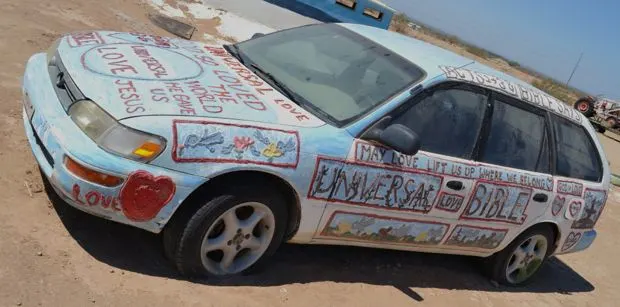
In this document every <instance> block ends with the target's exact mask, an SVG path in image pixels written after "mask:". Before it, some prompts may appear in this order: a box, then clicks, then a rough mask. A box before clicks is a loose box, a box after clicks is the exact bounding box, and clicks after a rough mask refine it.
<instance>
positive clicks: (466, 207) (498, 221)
mask: <svg viewBox="0 0 620 307" xmlns="http://www.w3.org/2000/svg"><path fill="white" fill-rule="evenodd" d="M481 183H485V184H492V185H499V186H506V187H513V188H519V189H524V190H529V191H530V196H529V197H528V198H527V203H526V204H525V207H523V216H524V217H525V218H524V219H523V221H522V222H511V221H506V220H498V219H485V218H478V217H474V218H472V217H466V216H464V215H465V212H466V211H467V209H469V207H470V206H471V202H472V200H473V199H474V197H475V196H476V189H477V188H478V185H479V184H481ZM533 194H534V189H533V188H530V187H524V186H521V185H516V184H509V183H504V182H499V183H498V182H495V181H488V180H477V181H476V185H475V186H474V188H473V189H472V191H471V196H470V197H469V200H468V201H467V205H466V206H465V210H463V212H461V215H460V216H459V220H470V221H484V222H497V223H508V224H514V225H522V224H523V223H525V221H527V214H525V213H526V212H527V207H528V206H529V205H530V200H531V198H532V195H533Z"/></svg>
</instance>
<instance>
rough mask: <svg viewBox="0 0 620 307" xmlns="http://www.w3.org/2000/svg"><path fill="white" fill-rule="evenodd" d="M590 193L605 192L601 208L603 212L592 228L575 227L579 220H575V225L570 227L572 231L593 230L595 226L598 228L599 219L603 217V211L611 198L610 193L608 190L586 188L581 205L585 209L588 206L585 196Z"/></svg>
mask: <svg viewBox="0 0 620 307" xmlns="http://www.w3.org/2000/svg"><path fill="white" fill-rule="evenodd" d="M588 191H595V192H603V194H604V195H605V196H604V197H603V205H602V206H601V211H600V213H599V215H598V216H597V217H596V221H594V223H593V224H592V227H588V228H579V227H573V224H574V223H575V222H576V221H577V220H574V221H573V223H572V224H571V226H570V228H571V229H592V228H594V226H596V223H597V222H598V219H600V218H601V216H602V215H603V210H605V207H606V206H607V197H609V193H608V191H607V190H603V189H593V188H586V189H585V190H584V191H583V197H582V199H581V200H582V201H583V202H582V204H581V205H582V206H584V207H585V205H586V201H585V196H586V192H588Z"/></svg>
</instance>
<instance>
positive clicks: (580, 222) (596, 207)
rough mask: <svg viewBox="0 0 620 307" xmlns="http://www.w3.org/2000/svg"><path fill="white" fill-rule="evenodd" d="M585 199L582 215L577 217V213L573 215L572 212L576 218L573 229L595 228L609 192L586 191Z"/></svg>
mask: <svg viewBox="0 0 620 307" xmlns="http://www.w3.org/2000/svg"><path fill="white" fill-rule="evenodd" d="M583 199H584V202H583V211H581V215H580V216H577V215H576V214H577V213H575V214H572V212H571V214H572V215H573V216H574V217H575V218H576V220H575V222H573V225H572V226H571V228H578V229H587V228H592V227H594V224H596V222H597V221H598V218H599V217H600V216H601V213H602V212H603V208H604V207H605V202H606V201H607V192H606V191H604V190H594V189H586V191H585V193H584V196H583Z"/></svg>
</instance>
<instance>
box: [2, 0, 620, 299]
mask: <svg viewBox="0 0 620 307" xmlns="http://www.w3.org/2000/svg"><path fill="white" fill-rule="evenodd" d="M193 2H196V1H193ZM149 9H150V6H148V5H144V4H140V3H139V2H136V1H125V0H107V1H76V0H56V1H53V2H52V1H35V0H14V1H8V0H0V50H1V51H2V56H1V57H0V65H1V67H2V69H0V93H2V95H1V96H0V144H3V146H2V147H0V194H1V195H3V197H2V201H1V202H0V225H1V226H0V306H89V305H97V306H132V307H137V306H312V307H316V306H385V305H389V306H411V305H417V304H426V305H432V306H452V305H456V304H458V305H459V306H510V305H512V304H518V303H520V306H612V305H615V304H616V303H617V301H618V300H619V299H620V294H619V293H618V292H617V281H618V279H619V278H620V267H619V266H618V262H617V261H616V260H617V258H618V257H617V256H616V255H617V254H618V253H620V240H619V239H618V237H616V236H615V233H617V230H618V228H619V227H620V209H618V208H617V206H618V203H619V201H620V197H618V195H620V191H614V192H612V193H611V196H610V198H609V203H608V204H607V207H606V210H605V214H604V215H603V217H602V218H601V220H600V221H599V223H598V225H597V229H598V230H599V233H600V235H599V239H598V240H597V241H596V242H595V243H594V245H593V246H592V247H591V248H590V249H589V250H587V251H585V252H582V253H578V254H573V255H567V256H561V257H558V258H554V259H552V261H551V262H550V263H549V265H547V266H546V267H545V268H544V271H543V272H542V276H541V277H542V278H541V279H540V280H538V281H537V282H536V283H534V284H532V285H531V286H529V287H527V288H523V289H508V288H503V287H496V286H494V285H493V284H491V283H490V282H489V281H488V280H487V279H485V278H484V277H482V276H481V275H480V274H479V273H478V270H477V265H478V262H477V261H476V259H472V258H467V257H457V256H443V255H430V254H419V253H405V252H392V251H381V250H371V249H361V248H345V247H322V246H297V245H285V246H283V247H282V248H281V250H280V251H278V253H277V255H276V257H275V259H274V261H273V262H272V263H271V265H270V266H269V267H268V269H267V270H265V271H264V272H261V273H259V274H257V275H254V276H251V277H246V278H237V279H230V280H226V281H220V282H217V283H215V282H213V281H204V280H196V281H188V280H183V279H181V278H180V277H179V276H178V275H176V273H175V271H174V270H173V268H172V267H171V266H170V265H168V263H167V262H166V260H165V259H164V258H163V256H162V250H161V245H160V239H159V237H157V236H155V235H152V234H149V233H146V232H143V231H140V230H136V229H133V228H130V227H126V226H122V225H119V224H114V223H111V222H107V221H104V220H101V219H98V218H95V217H91V216H89V215H86V214H83V213H81V212H78V211H76V210H74V209H72V208H70V207H68V206H67V205H65V204H63V203H62V202H61V201H58V200H57V199H56V198H55V197H54V195H53V194H48V193H46V191H45V189H44V186H43V185H42V182H41V179H40V177H39V174H38V171H37V168H36V165H35V161H34V158H33V157H32V155H31V154H30V150H29V148H28V146H27V141H26V138H25V136H24V132H23V127H22V122H21V102H20V95H21V94H20V78H21V76H22V73H23V70H24V63H25V62H26V60H27V58H28V57H29V56H30V55H31V54H32V53H35V52H39V51H42V50H44V49H46V48H47V46H48V45H49V44H50V43H51V42H52V41H53V40H54V39H55V38H56V37H58V35H59V34H61V33H63V32H69V31H75V30H80V29H114V30H124V31H130V30H131V31H142V32H149V33H156V34H160V35H164V34H165V33H164V32H163V31H162V30H161V29H158V28H156V27H154V26H152V25H151V24H150V23H149V22H148V19H147V17H146V14H147V12H148V11H149ZM218 24H219V21H218V20H217V19H213V20H209V21H200V22H198V25H199V26H200V27H201V29H200V31H201V33H211V34H217V33H216V30H215V28H216V27H217V25H218ZM220 38H225V37H220ZM600 138H601V140H602V142H603V144H604V146H605V148H606V150H607V153H608V156H609V158H610V159H611V163H612V167H613V169H614V171H616V172H619V171H620V143H619V142H618V141H616V140H614V139H611V138H609V137H606V136H600ZM26 186H28V188H27V187H26Z"/></svg>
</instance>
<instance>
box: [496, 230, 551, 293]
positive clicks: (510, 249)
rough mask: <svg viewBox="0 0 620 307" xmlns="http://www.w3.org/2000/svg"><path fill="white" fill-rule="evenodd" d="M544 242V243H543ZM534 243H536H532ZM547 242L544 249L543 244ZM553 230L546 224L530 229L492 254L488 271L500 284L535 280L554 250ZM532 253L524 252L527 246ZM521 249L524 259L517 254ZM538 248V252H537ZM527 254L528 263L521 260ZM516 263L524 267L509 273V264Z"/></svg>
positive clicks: (515, 285) (520, 283) (513, 284)
mask: <svg viewBox="0 0 620 307" xmlns="http://www.w3.org/2000/svg"><path fill="white" fill-rule="evenodd" d="M543 242H544V243H543ZM532 244H534V245H532ZM543 244H546V246H545V248H544V250H543V247H542V245H543ZM554 244H555V242H554V239H553V230H552V229H551V227H549V226H546V225H540V226H535V227H533V228H530V229H528V230H527V231H525V232H524V233H522V234H521V235H519V236H518V237H517V238H516V239H514V240H513V241H512V243H510V245H508V246H507V247H506V248H504V249H503V250H502V251H500V252H499V253H497V254H495V255H494V256H491V257H490V259H488V260H489V261H488V263H489V265H490V267H489V269H490V270H489V271H488V273H490V275H491V276H490V277H491V278H492V279H493V280H495V281H497V282H498V283H500V284H503V285H506V286H513V287H518V286H523V285H526V284H528V283H530V282H531V281H533V280H534V278H535V277H536V275H537V274H538V272H539V271H540V268H541V267H542V266H543V265H544V264H545V262H546V261H547V258H548V257H549V255H550V254H551V252H552V251H553V247H554ZM532 246H533V249H532V250H531V252H530V253H528V252H525V253H523V252H524V250H527V248H532ZM518 249H520V250H521V253H520V254H519V255H521V258H522V259H519V258H520V257H519V256H518V255H517V253H518V252H517V250H518ZM537 250H538V252H536V251H537ZM524 256H526V257H527V258H525V259H528V260H526V261H527V262H526V263H523V262H521V261H519V260H523V257H524ZM515 263H517V264H516V266H517V267H522V268H520V269H517V270H515V271H512V273H511V274H509V266H513V265H514V264H515Z"/></svg>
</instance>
